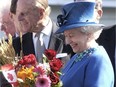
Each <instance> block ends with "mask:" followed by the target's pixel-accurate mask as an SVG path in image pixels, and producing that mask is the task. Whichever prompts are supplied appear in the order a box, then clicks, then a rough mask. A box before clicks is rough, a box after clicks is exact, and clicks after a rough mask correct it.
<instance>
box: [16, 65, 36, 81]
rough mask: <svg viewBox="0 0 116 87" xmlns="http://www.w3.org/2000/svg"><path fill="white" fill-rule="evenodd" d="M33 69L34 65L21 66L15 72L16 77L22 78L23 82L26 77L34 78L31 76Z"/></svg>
mask: <svg viewBox="0 0 116 87" xmlns="http://www.w3.org/2000/svg"><path fill="white" fill-rule="evenodd" d="M33 69H34V67H33V66H32V67H29V68H27V67H22V68H21V69H20V70H19V71H18V72H17V77H18V78H20V79H22V80H23V81H24V82H25V79H26V78H28V79H30V80H34V76H33Z"/></svg>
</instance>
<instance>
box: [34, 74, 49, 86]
mask: <svg viewBox="0 0 116 87" xmlns="http://www.w3.org/2000/svg"><path fill="white" fill-rule="evenodd" d="M35 85H36V87H51V80H50V78H49V77H47V75H40V76H39V77H37V81H36V83H35Z"/></svg>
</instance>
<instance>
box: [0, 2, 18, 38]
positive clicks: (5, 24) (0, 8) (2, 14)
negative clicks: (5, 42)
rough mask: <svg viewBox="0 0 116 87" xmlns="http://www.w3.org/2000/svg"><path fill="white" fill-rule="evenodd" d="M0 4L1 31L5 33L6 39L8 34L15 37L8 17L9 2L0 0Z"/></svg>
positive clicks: (12, 25) (13, 28) (14, 31)
mask: <svg viewBox="0 0 116 87" xmlns="http://www.w3.org/2000/svg"><path fill="white" fill-rule="evenodd" d="M0 4H1V5H0V18H1V19H0V20H1V21H0V22H1V30H2V31H4V32H5V34H6V36H7V37H8V34H11V35H12V36H15V33H16V30H15V26H14V23H13V22H12V19H11V17H10V4H11V0H1V1H0Z"/></svg>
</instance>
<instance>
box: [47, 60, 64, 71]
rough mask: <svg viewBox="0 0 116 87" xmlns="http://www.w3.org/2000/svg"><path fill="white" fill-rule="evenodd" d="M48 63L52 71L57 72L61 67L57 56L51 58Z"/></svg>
mask: <svg viewBox="0 0 116 87" xmlns="http://www.w3.org/2000/svg"><path fill="white" fill-rule="evenodd" d="M49 64H50V68H51V70H52V71H53V72H57V71H59V70H60V68H61V67H62V65H63V63H62V61H61V60H60V59H58V58H53V60H51V61H50V62H49Z"/></svg>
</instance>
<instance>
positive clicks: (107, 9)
mask: <svg viewBox="0 0 116 87" xmlns="http://www.w3.org/2000/svg"><path fill="white" fill-rule="evenodd" d="M48 1H49V5H50V6H51V9H52V12H51V14H50V17H51V18H52V20H54V21H55V22H56V19H57V15H58V14H60V13H61V11H60V9H61V7H62V5H64V4H67V3H70V2H73V0H48ZM100 23H103V24H105V25H106V26H108V25H113V24H116V0H103V17H102V18H101V20H100ZM0 30H1V29H0ZM2 37H5V34H4V32H2V31H0V38H2Z"/></svg>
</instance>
